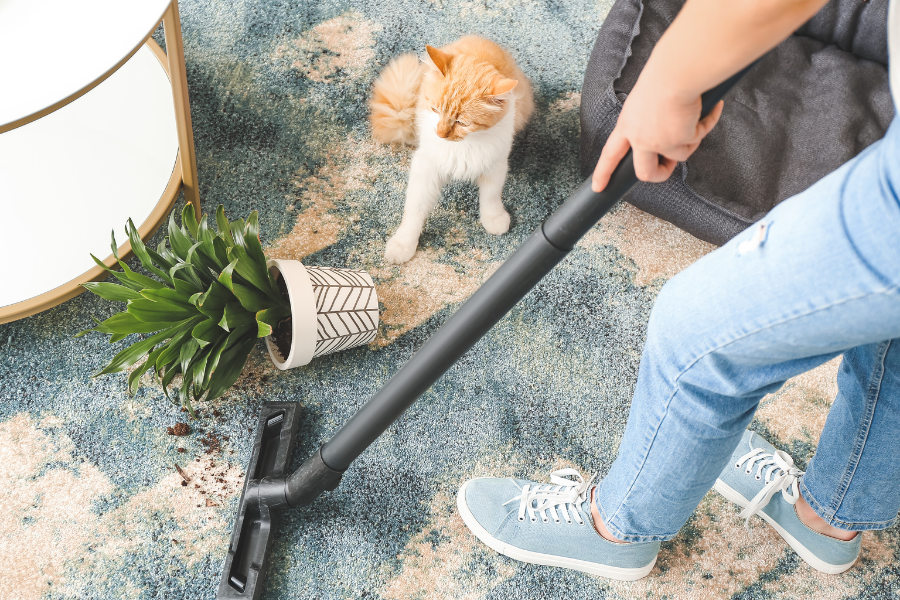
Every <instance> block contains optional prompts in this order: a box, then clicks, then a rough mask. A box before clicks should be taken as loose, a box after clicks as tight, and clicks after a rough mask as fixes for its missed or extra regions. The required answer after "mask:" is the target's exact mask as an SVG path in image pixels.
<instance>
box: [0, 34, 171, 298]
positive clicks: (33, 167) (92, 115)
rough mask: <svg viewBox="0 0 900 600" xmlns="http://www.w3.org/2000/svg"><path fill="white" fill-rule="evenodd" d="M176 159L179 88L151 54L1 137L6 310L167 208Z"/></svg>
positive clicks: (0, 238)
mask: <svg viewBox="0 0 900 600" xmlns="http://www.w3.org/2000/svg"><path fill="white" fill-rule="evenodd" d="M177 155H178V134H177V130H176V126H175V109H174V106H173V103H172V88H171V86H170V85H169V79H168V77H167V76H166V73H165V71H164V70H163V67H162V65H161V64H160V62H159V60H157V58H156V55H155V54H154V53H153V52H152V51H151V50H150V49H149V48H148V47H147V46H144V47H143V48H141V49H140V50H138V52H137V53H136V54H135V55H134V56H133V57H132V58H131V59H130V60H129V61H128V62H127V63H125V65H124V66H123V67H122V68H120V69H119V70H118V71H116V72H115V73H113V74H112V75H111V76H110V77H109V79H107V80H105V81H104V82H103V83H101V84H100V85H98V86H97V87H95V88H94V89H92V90H91V91H89V92H88V93H87V94H85V95H84V96H82V97H80V98H78V99H77V100H75V101H73V102H72V103H70V104H67V105H66V106H64V107H62V108H60V109H59V110H57V111H55V112H52V113H50V114H49V115H47V116H45V117H43V118H41V119H38V120H36V121H32V122H31V123H28V124H26V125H23V126H21V127H19V128H17V129H13V130H11V131H7V132H6V133H4V134H2V135H0V205H2V207H3V222H4V223H8V224H15V226H8V227H6V229H5V231H4V234H3V235H0V278H2V280H3V282H4V283H3V285H0V307H2V306H8V305H11V304H15V303H17V302H21V301H24V300H28V299H29V298H33V297H35V296H38V295H40V294H43V293H44V292H47V291H50V290H52V289H54V288H56V287H57V286H60V285H63V284H64V283H67V282H69V281H71V280H73V279H75V278H76V277H79V276H80V275H82V274H83V273H85V272H86V271H88V270H89V269H91V268H93V267H94V262H93V261H92V260H91V257H90V254H91V253H93V254H94V255H95V256H97V257H98V258H100V259H101V260H102V259H104V258H106V257H107V256H109V254H110V248H109V239H110V231H112V230H115V232H116V241H117V242H118V243H119V244H120V245H121V244H122V242H124V241H126V240H127V237H126V235H125V222H126V221H127V219H128V218H131V219H132V220H133V221H134V223H135V225H137V226H138V227H140V226H141V224H142V223H143V222H144V221H146V220H147V217H148V216H149V215H150V213H151V212H152V211H153V209H154V208H155V207H156V205H157V204H158V203H159V201H160V198H161V196H162V194H163V191H164V190H165V188H166V184H167V183H168V182H169V179H170V177H171V176H172V170H173V169H174V166H175V160H176V157H177Z"/></svg>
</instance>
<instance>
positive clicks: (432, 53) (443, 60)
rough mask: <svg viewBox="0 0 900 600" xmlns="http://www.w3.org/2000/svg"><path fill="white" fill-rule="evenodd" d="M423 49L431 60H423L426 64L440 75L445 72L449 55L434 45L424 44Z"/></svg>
mask: <svg viewBox="0 0 900 600" xmlns="http://www.w3.org/2000/svg"><path fill="white" fill-rule="evenodd" d="M425 51H426V52H428V58H430V59H431V61H430V62H429V61H425V62H426V64H429V65H430V66H432V67H433V68H434V69H435V70H437V72H438V73H440V74H441V75H446V74H447V65H448V64H449V63H450V55H449V54H447V53H446V52H441V51H440V50H438V49H437V48H435V47H434V46H425Z"/></svg>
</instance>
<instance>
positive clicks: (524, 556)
mask: <svg viewBox="0 0 900 600" xmlns="http://www.w3.org/2000/svg"><path fill="white" fill-rule="evenodd" d="M473 481H474V480H473ZM468 485H469V481H467V482H466V483H464V484H463V486H462V487H461V488H459V493H457V494H456V507H457V508H458V509H459V515H460V516H461V517H462V520H463V522H464V523H465V524H466V526H468V528H469V529H470V530H471V531H472V533H474V534H475V537H477V538H478V539H479V540H481V541H482V542H484V543H485V545H486V546H487V547H488V548H490V549H491V550H494V551H496V552H499V553H500V554H503V555H504V556H508V557H510V558H513V559H515V560H519V561H522V562H525V563H531V564H535V565H547V566H550V567H562V568H564V569H574V570H576V571H583V572H585V573H590V574H591V575H600V576H601V577H607V578H609V579H618V580H619V581H636V580H638V579H640V578H642V577H646V576H647V574H648V573H650V571H651V570H652V569H653V565H655V564H656V557H655V556H654V557H653V560H652V561H650V564H648V565H646V566H644V567H639V568H637V569H626V568H623V567H610V566H607V565H601V564H598V563H593V562H589V561H586V560H578V559H576V558H566V557H564V556H555V555H553V554H541V553H540V552H532V551H531V550H523V549H521V548H516V547H515V546H510V545H509V544H507V543H504V542H501V541H500V540H498V539H497V538H495V537H494V536H492V535H491V534H489V533H488V532H487V530H486V529H485V528H484V527H482V526H481V525H479V524H478V521H476V520H475V517H474V516H473V515H472V512H471V511H470V510H469V507H468V506H466V500H465V498H466V487H467V486H468ZM598 535H599V534H598Z"/></svg>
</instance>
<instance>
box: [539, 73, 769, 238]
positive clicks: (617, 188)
mask: <svg viewBox="0 0 900 600" xmlns="http://www.w3.org/2000/svg"><path fill="white" fill-rule="evenodd" d="M755 64H756V63H755V62H753V63H751V64H750V65H748V66H746V67H745V68H743V69H741V70H740V71H738V72H737V73H735V74H734V75H732V76H731V77H729V78H728V79H726V80H725V81H723V82H722V83H720V84H719V85H717V86H716V87H714V88H712V89H711V90H709V91H708V92H706V93H704V94H703V95H702V96H701V102H702V109H701V112H700V114H701V117H700V118H703V117H705V116H706V115H708V114H709V112H710V111H711V110H712V109H713V108H714V107H715V106H716V104H718V103H719V100H721V99H722V98H724V97H725V94H727V93H728V91H729V90H730V89H731V88H733V87H734V85H735V84H736V83H737V82H738V81H739V80H740V79H741V77H743V76H744V74H745V73H746V72H747V71H749V70H750V69H752V68H753V66H754V65H755ZM637 182H638V178H637V175H636V174H635V172H634V156H633V155H632V153H631V149H629V150H628V152H627V153H626V154H625V156H624V157H623V158H622V160H621V161H620V162H619V164H618V165H617V166H616V168H615V170H614V171H613V173H612V176H611V177H610V178H609V183H608V184H606V187H605V188H604V189H603V191H602V192H595V191H594V190H592V189H591V178H590V177H588V178H587V179H586V180H585V181H584V183H582V184H581V186H580V187H579V188H578V189H577V190H575V193H574V194H572V196H571V197H570V198H569V199H568V200H567V201H566V202H565V203H563V205H562V206H560V207H559V208H558V209H557V210H556V212H555V213H553V214H552V215H550V217H549V218H548V219H547V220H546V221H544V224H543V226H542V227H543V231H544V235H545V236H546V237H547V240H548V241H549V242H550V243H551V244H553V245H554V246H556V247H557V248H559V249H560V250H565V251H569V250H571V249H572V248H574V247H575V244H577V243H578V240H580V239H581V237H582V236H583V235H584V234H586V233H587V232H588V231H590V229H591V227H593V226H594V225H596V224H597V222H598V221H599V220H600V219H601V218H603V215H605V214H606V213H607V212H608V211H609V210H610V209H611V208H612V207H613V206H615V204H616V203H617V202H618V201H619V200H621V199H622V197H623V196H625V194H627V193H628V191H629V190H630V189H631V188H632V186H634V184H636V183H637Z"/></svg>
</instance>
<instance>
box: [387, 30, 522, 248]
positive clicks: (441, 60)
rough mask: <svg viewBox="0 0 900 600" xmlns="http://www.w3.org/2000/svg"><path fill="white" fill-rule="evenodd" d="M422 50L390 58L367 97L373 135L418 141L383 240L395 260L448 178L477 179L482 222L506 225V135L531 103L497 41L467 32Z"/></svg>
mask: <svg viewBox="0 0 900 600" xmlns="http://www.w3.org/2000/svg"><path fill="white" fill-rule="evenodd" d="M426 50H427V52H428V59H426V60H425V61H424V63H421V62H420V61H419V59H418V58H417V57H416V55H414V54H404V55H402V56H398V57H397V58H394V59H393V60H392V61H391V62H390V63H389V64H388V66H387V67H385V69H384V71H382V73H381V75H380V76H379V77H378V79H377V80H376V81H375V85H374V88H373V91H372V99H371V101H370V103H369V107H370V109H371V113H370V116H369V118H370V122H371V125H372V133H373V134H374V136H375V139H377V140H378V141H380V142H382V143H399V144H408V145H418V148H417V149H416V151H415V153H414V154H413V157H412V164H411V166H410V172H409V184H408V186H407V189H406V205H405V206H404V209H403V220H402V222H401V223H400V227H399V229H397V232H396V233H395V234H394V235H393V237H391V239H389V240H388V242H387V246H386V247H385V252H384V256H385V259H387V261H388V262H390V263H394V264H400V263H404V262H406V261H408V260H409V259H411V258H412V257H413V254H415V252H416V247H417V246H418V244H419V236H420V235H421V233H422V228H423V227H424V225H425V219H427V218H428V215H429V213H431V211H432V209H433V208H434V206H435V204H437V201H438V200H439V198H440V195H441V188H443V187H444V185H445V184H446V183H447V182H448V181H450V180H451V179H466V180H470V181H477V182H478V188H479V208H480V212H481V223H482V225H484V228H485V229H486V230H487V231H488V233H492V234H494V235H501V234H504V233H506V232H507V231H509V213H507V212H506V209H505V208H504V207H503V201H502V200H501V198H500V193H501V192H502V190H503V184H504V182H505V181H506V173H507V170H508V161H509V152H510V149H511V148H512V143H513V137H514V136H515V134H516V133H518V132H519V131H521V130H522V128H523V127H525V124H526V123H527V122H528V119H529V118H530V117H531V113H532V112H533V110H534V98H533V96H532V91H531V83H530V82H529V81H528V78H527V77H525V74H524V73H522V71H521V69H519V68H518V67H517V66H516V63H515V62H514V61H513V59H512V57H511V56H510V55H509V53H508V52H506V50H504V49H503V48H501V47H500V46H498V45H497V44H495V43H493V42H491V41H489V40H486V39H484V38H480V37H477V36H466V37H464V38H461V39H459V40H457V41H456V42H453V43H452V44H450V45H449V46H444V47H443V48H440V49H437V48H432V47H431V46H426Z"/></svg>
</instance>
